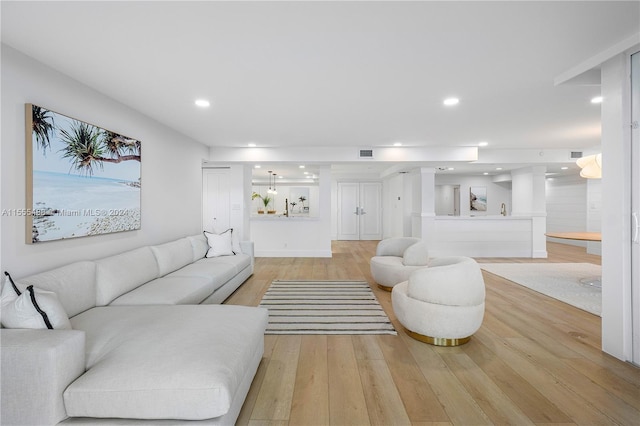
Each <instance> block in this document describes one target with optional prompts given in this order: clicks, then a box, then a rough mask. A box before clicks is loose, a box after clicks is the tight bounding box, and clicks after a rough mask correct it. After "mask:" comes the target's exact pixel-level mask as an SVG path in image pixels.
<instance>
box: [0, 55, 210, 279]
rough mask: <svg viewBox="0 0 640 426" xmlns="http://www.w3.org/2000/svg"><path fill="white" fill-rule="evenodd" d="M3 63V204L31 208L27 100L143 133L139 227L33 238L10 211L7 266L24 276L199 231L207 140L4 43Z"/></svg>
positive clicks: (5, 225)
mask: <svg viewBox="0 0 640 426" xmlns="http://www.w3.org/2000/svg"><path fill="white" fill-rule="evenodd" d="M1 64H2V146H1V151H2V155H1V161H2V162H1V166H2V167H1V171H0V173H1V175H2V179H1V182H2V194H1V198H0V203H1V208H2V209H21V208H26V206H25V113H24V109H25V107H24V104H25V103H34V104H37V105H40V106H43V107H46V108H48V109H51V110H53V111H56V112H59V113H62V114H65V115H69V116H71V117H74V118H77V119H80V120H83V121H86V122H89V123H93V124H96V125H99V126H100V127H104V128H106V129H109V130H112V131H115V132H118V133H122V134H126V135H130V136H131V137H135V138H136V139H139V140H140V141H142V167H141V169H142V190H141V210H142V227H141V229H140V230H139V231H129V232H121V233H116V234H109V235H100V236H92V237H82V238H76V239H69V240H61V241H51V242H43V243H37V244H33V245H28V244H26V243H25V220H24V217H16V216H3V217H2V219H1V229H2V231H1V232H2V249H1V250H2V259H1V262H2V264H1V265H0V267H1V268H2V270H7V271H9V272H10V273H12V274H14V275H15V276H16V277H20V276H24V275H27V274H31V273H36V272H39V271H42V270H46V269H50V268H52V267H56V266H60V265H64V264H68V263H70V262H73V261H76V260H81V259H95V258H100V257H103V256H107V255H110V254H114V253H118V252H121V251H124V250H127V249H133V248H136V247H139V246H142V245H146V244H155V243H161V242H165V241H168V240H171V239H174V238H177V237H180V236H184V235H189V234H196V233H199V232H200V228H201V200H202V177H201V161H202V159H203V158H206V157H207V156H208V149H207V148H206V147H205V146H204V145H202V144H199V143H197V142H194V141H193V140H190V139H189V138H187V137H185V136H183V135H181V134H179V133H177V132H175V131H173V130H171V129H169V128H167V127H165V126H163V125H162V124H160V123H158V122H156V121H153V120H151V119H150V118H148V117H146V116H145V115H143V114H142V113H140V112H138V111H135V110H132V109H131V108H128V107H126V106H124V105H122V104H120V103H118V102H116V101H114V100H112V99H111V98H109V97H108V96H105V95H103V94H101V93H99V92H96V91H95V90H93V89H91V88H89V87H87V86H84V85H83V84H81V83H80V82H78V81H76V80H73V79H71V78H69V77H67V76H65V75H63V74H60V73H58V72H56V71H55V70H53V69H51V68H48V67H46V66H44V65H43V64H41V63H39V62H36V61H34V60H32V59H31V58H29V57H27V56H25V55H23V54H21V53H19V52H17V51H16V50H14V49H12V48H10V47H8V46H5V45H2V62H1ZM131 90H135V88H134V87H132V88H131Z"/></svg>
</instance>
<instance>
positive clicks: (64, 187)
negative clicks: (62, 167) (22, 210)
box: [32, 170, 140, 242]
mask: <svg viewBox="0 0 640 426" xmlns="http://www.w3.org/2000/svg"><path fill="white" fill-rule="evenodd" d="M32 208H33V212H32V215H33V239H34V242H36V241H49V240H57V239H63V238H74V237H81V236H88V235H98V234H106V233H110V232H120V231H130V230H135V229H140V182H138V181H127V180H122V179H114V178H105V177H95V176H94V177H88V176H79V175H74V174H69V173H59V172H44V171H37V170H34V172H33V206H32Z"/></svg>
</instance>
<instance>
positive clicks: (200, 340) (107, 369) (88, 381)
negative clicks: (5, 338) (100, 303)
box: [64, 305, 268, 420]
mask: <svg viewBox="0 0 640 426" xmlns="http://www.w3.org/2000/svg"><path fill="white" fill-rule="evenodd" d="M267 321H268V315H267V311H266V310H265V309H262V308H254V307H246V306H231V305H206V306H205V305H197V306H193V305H176V306H108V307H99V308H94V309H91V310H89V311H87V312H84V313H83V314H80V315H78V316H76V317H74V318H72V325H73V327H74V329H78V330H84V331H85V332H86V340H87V343H86V348H87V353H86V355H87V356H86V361H87V372H86V373H85V374H84V375H82V376H81V377H79V378H78V379H77V380H76V381H75V382H73V383H72V384H71V385H69V387H68V388H67V389H66V390H65V392H64V401H65V407H66V409H67V413H68V414H69V416H72V417H103V418H104V417H107V418H108V417H120V418H130V419H185V420H202V419H209V418H214V417H218V416H221V415H224V414H225V413H226V412H227V411H228V410H229V408H230V406H231V403H232V400H233V398H234V395H235V393H236V391H237V390H238V387H239V385H240V383H241V381H242V379H243V377H244V374H245V369H246V367H247V365H248V364H250V363H251V359H252V358H253V359H255V357H256V355H258V354H259V353H261V352H260V351H263V346H262V345H263V339H264V331H265V328H266V325H267Z"/></svg>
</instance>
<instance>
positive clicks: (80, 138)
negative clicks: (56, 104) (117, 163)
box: [60, 121, 104, 176]
mask: <svg viewBox="0 0 640 426" xmlns="http://www.w3.org/2000/svg"><path fill="white" fill-rule="evenodd" d="M60 136H61V137H60V139H62V141H63V142H65V144H66V145H65V147H64V148H62V149H61V150H60V152H62V158H69V159H70V161H71V165H72V167H75V169H76V170H77V171H79V172H80V174H87V175H89V176H91V175H93V168H94V166H95V165H96V164H97V165H98V166H100V169H102V168H103V166H102V158H103V155H104V149H103V147H102V144H101V143H100V141H101V139H100V130H99V129H98V128H97V127H94V126H91V125H90V124H87V123H82V122H79V121H76V122H74V123H73V125H72V126H71V129H69V130H66V129H60Z"/></svg>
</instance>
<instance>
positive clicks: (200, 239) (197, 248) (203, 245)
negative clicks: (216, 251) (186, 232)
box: [187, 234, 209, 262]
mask: <svg viewBox="0 0 640 426" xmlns="http://www.w3.org/2000/svg"><path fill="white" fill-rule="evenodd" d="M187 239H188V240H189V242H191V249H192V250H193V261H194V262H195V261H196V260H200V259H202V258H203V257H204V256H205V255H206V254H207V250H209V243H207V237H205V236H204V234H197V235H192V236H190V237H187Z"/></svg>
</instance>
